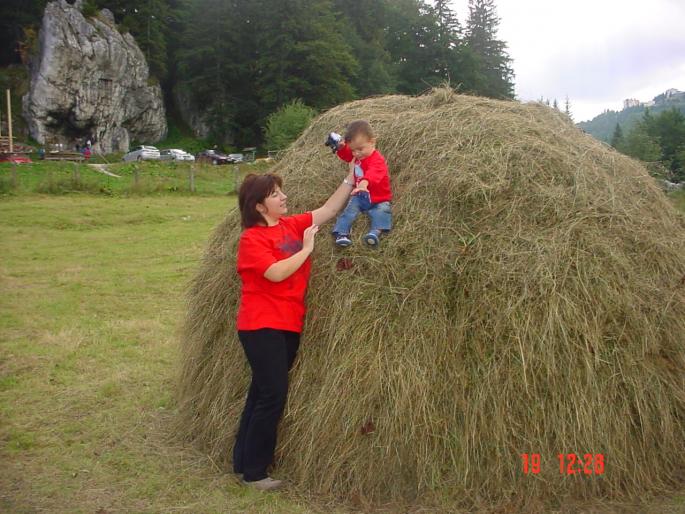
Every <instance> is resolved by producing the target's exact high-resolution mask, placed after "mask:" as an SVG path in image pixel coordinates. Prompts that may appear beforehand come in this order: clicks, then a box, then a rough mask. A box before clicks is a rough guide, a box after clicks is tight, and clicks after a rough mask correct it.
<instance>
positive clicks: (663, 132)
mask: <svg viewBox="0 0 685 514" xmlns="http://www.w3.org/2000/svg"><path fill="white" fill-rule="evenodd" d="M611 144H612V146H613V147H614V148H616V149H617V150H619V151H621V152H623V153H625V154H626V155H630V156H631V157H635V158H636V159H640V160H642V161H645V162H651V163H657V162H658V164H659V166H660V168H661V169H664V170H665V174H664V175H665V176H664V178H667V179H669V180H675V181H683V180H685V116H684V115H683V114H682V113H681V112H680V111H678V110H677V109H669V110H667V111H663V112H661V113H660V114H659V115H657V116H654V115H653V114H652V112H651V111H650V110H649V109H648V110H646V111H645V112H644V114H643V116H642V119H641V120H640V121H639V122H637V123H636V124H634V125H633V127H632V128H631V129H630V130H629V131H628V133H627V134H625V135H624V134H623V130H622V128H621V126H620V125H619V124H618V123H617V124H616V128H615V129H614V135H613V137H612V140H611Z"/></svg>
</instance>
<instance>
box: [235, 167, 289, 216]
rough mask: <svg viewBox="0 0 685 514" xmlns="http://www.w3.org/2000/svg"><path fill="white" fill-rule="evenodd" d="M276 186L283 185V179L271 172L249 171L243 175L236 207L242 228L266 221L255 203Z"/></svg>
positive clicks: (260, 200)
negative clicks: (238, 209)
mask: <svg viewBox="0 0 685 514" xmlns="http://www.w3.org/2000/svg"><path fill="white" fill-rule="evenodd" d="M276 187H283V180H282V179H281V177H279V176H278V175H274V174H273V173H265V174H264V175H255V174H254V173H250V174H249V175H248V176H247V177H245V180H243V183H242V184H241V185H240V190H239V191H238V207H239V208H240V218H241V222H242V225H243V228H250V227H253V226H255V225H258V224H259V223H266V220H265V219H264V216H262V215H261V213H260V212H259V211H258V210H257V204H258V203H262V202H263V201H264V199H265V198H266V197H267V196H269V195H270V194H271V193H273V192H274V190H275V189H276Z"/></svg>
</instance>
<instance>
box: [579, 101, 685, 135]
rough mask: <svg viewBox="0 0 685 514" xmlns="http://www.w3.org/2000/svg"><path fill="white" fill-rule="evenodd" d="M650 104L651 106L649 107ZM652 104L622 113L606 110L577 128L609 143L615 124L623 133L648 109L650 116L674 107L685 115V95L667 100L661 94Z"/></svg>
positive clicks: (631, 108)
mask: <svg viewBox="0 0 685 514" xmlns="http://www.w3.org/2000/svg"><path fill="white" fill-rule="evenodd" d="M652 102H653V105H649V104H651V103H652ZM652 102H648V103H647V104H642V105H639V106H635V107H628V108H626V109H623V110H622V111H612V110H607V111H605V112H603V113H602V114H600V115H599V116H596V117H595V118H593V119H592V120H590V121H583V122H580V123H578V127H580V128H582V129H583V130H584V131H585V132H587V133H588V134H591V135H592V136H594V137H596V138H597V139H600V140H602V141H606V142H609V140H610V139H611V136H612V135H613V133H614V129H615V128H616V123H618V124H619V125H621V128H622V129H623V132H624V133H625V132H626V131H628V130H630V128H631V127H632V126H633V124H634V123H635V122H636V121H637V120H639V119H640V118H641V117H642V115H643V114H644V112H645V110H646V109H649V110H650V111H651V112H652V114H658V113H660V112H662V111H666V110H668V109H671V108H673V107H675V108H677V109H679V110H680V111H681V112H682V113H683V114H685V93H678V94H675V95H673V96H671V97H670V98H667V97H666V95H665V94H661V95H659V96H657V97H655V98H654V99H653V100H652Z"/></svg>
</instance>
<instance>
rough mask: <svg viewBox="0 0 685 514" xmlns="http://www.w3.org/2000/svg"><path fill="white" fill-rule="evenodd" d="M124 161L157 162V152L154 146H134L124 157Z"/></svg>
mask: <svg viewBox="0 0 685 514" xmlns="http://www.w3.org/2000/svg"><path fill="white" fill-rule="evenodd" d="M124 160H125V161H158V160H159V150H157V148H155V147H154V146H145V145H142V146H136V147H135V148H134V149H133V150H131V151H130V152H129V153H127V154H126V155H124Z"/></svg>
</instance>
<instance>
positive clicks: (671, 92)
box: [664, 88, 683, 100]
mask: <svg viewBox="0 0 685 514" xmlns="http://www.w3.org/2000/svg"><path fill="white" fill-rule="evenodd" d="M682 94H683V92H682V91H678V90H677V89H674V88H671V89H667V90H666V92H665V93H664V96H665V97H666V99H667V100H668V99H669V98H673V97H674V96H680V95H682Z"/></svg>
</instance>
